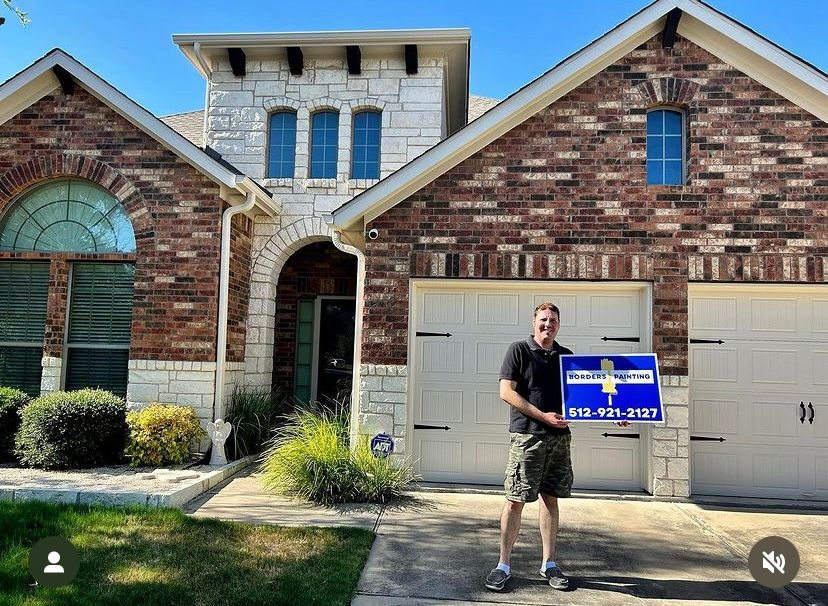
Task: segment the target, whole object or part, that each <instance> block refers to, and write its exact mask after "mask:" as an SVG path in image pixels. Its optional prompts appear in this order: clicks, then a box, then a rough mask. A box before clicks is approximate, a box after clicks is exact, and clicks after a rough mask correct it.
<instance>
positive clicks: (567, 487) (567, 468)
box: [503, 433, 573, 503]
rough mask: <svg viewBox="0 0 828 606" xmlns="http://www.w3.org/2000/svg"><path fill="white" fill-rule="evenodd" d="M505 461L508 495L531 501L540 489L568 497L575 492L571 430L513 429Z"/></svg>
mask: <svg viewBox="0 0 828 606" xmlns="http://www.w3.org/2000/svg"><path fill="white" fill-rule="evenodd" d="M509 438H510V445H509V462H508V463H507V464H506V480H505V481H504V483H503V487H504V488H505V489H506V498H507V499H509V500H510V501H522V502H524V503H531V502H533V501H537V500H538V493H539V492H540V493H543V494H548V495H552V496H556V497H568V496H570V495H571V493H572V477H573V476H572V459H571V458H570V456H569V444H570V441H571V440H572V436H571V435H570V434H568V433H554V434H553V433H548V434H539V435H535V434H531V433H510V434H509Z"/></svg>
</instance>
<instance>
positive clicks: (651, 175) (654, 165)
mask: <svg viewBox="0 0 828 606" xmlns="http://www.w3.org/2000/svg"><path fill="white" fill-rule="evenodd" d="M662 164H663V162H661V160H647V184H648V185H661V184H662V183H664V170H663V168H662Z"/></svg>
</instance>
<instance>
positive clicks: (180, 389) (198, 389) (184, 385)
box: [170, 381, 213, 394]
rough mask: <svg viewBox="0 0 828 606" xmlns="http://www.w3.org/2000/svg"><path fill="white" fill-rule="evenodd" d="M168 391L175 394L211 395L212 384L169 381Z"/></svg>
mask: <svg viewBox="0 0 828 606" xmlns="http://www.w3.org/2000/svg"><path fill="white" fill-rule="evenodd" d="M170 391H171V392H172V393H177V394H184V393H189V394H208V393H209V394H211V393H213V383H212V381H211V382H207V381H170Z"/></svg>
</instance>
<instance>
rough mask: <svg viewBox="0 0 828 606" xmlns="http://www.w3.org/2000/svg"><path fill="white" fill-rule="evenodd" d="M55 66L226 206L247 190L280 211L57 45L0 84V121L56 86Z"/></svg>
mask: <svg viewBox="0 0 828 606" xmlns="http://www.w3.org/2000/svg"><path fill="white" fill-rule="evenodd" d="M55 67H58V68H63V69H64V70H66V72H68V73H69V74H70V75H71V76H72V77H73V78H74V79H75V80H76V81H77V82H78V83H79V84H80V85H81V86H83V88H84V89H85V90H86V91H88V92H89V93H90V94H92V95H93V96H94V97H95V98H96V99H98V100H99V101H100V102H101V103H103V104H104V105H106V106H108V107H109V108H110V109H112V110H113V111H114V112H116V113H117V114H119V115H120V116H122V117H124V118H125V119H126V120H128V121H129V122H131V123H132V124H133V125H135V126H136V127H137V128H139V129H141V130H142V131H144V132H145V133H147V134H148V135H149V136H150V137H152V138H153V139H155V140H156V141H158V142H159V143H160V144H161V145H163V146H164V147H166V148H167V149H169V150H170V151H172V152H173V153H175V154H176V155H177V156H178V157H179V158H181V159H182V160H184V161H185V162H187V163H188V164H190V165H191V166H192V167H193V168H195V169H196V170H198V171H199V172H201V173H202V174H204V175H205V176H206V177H208V178H209V179H211V180H213V181H214V182H215V183H217V184H218V185H219V187H220V195H221V197H222V199H224V200H225V201H226V202H228V203H229V204H230V205H233V206H235V205H237V204H240V203H243V202H244V201H245V198H246V196H247V194H252V195H253V196H254V197H255V198H256V205H257V206H258V207H259V208H260V209H261V210H262V211H263V212H265V213H267V214H270V215H276V214H278V213H279V212H280V211H281V204H280V203H279V202H278V201H277V200H274V199H273V197H272V196H271V194H270V192H268V191H267V190H266V189H264V188H263V187H261V186H260V185H259V184H258V183H256V182H255V181H254V180H253V179H251V178H250V177H246V176H244V175H242V174H241V173H240V172H239V171H238V170H236V169H235V168H233V167H232V166H230V165H228V164H227V163H226V162H224V161H220V160H218V159H216V158H214V157H212V156H211V155H210V154H208V153H207V152H206V151H205V150H203V149H200V148H198V147H196V146H195V145H194V144H193V143H191V142H190V141H189V140H187V139H186V138H185V137H184V136H182V135H181V134H179V133H178V132H176V131H175V130H174V129H172V128H170V127H169V126H168V125H166V124H165V123H164V122H162V121H161V120H159V119H158V118H156V117H155V116H154V115H153V114H151V113H150V112H149V111H147V110H146V109H144V108H143V107H141V106H140V105H138V104H137V103H135V102H134V101H133V100H132V99H130V98H129V97H127V96H126V95H124V94H123V93H122V92H120V91H119V90H118V89H116V88H115V87H113V86H112V85H111V84H109V83H108V82H106V81H105V80H103V79H102V78H100V77H99V76H97V75H96V74H95V73H93V72H92V71H91V70H89V69H88V68H87V67H86V66H84V65H83V64H81V63H80V62H78V61H77V60H76V59H75V58H74V57H72V56H70V55H68V54H67V53H65V52H64V51H62V50H60V49H57V48H56V49H54V50H52V51H50V52H49V53H47V54H46V55H44V56H43V57H41V58H40V59H38V60H37V61H35V62H34V63H33V64H32V65H30V66H29V67H27V68H26V69H24V70H23V71H21V72H20V73H18V74H16V75H15V76H12V77H11V78H9V79H8V80H6V82H4V83H3V84H0V124H3V123H4V122H6V121H7V120H9V119H11V118H13V117H14V116H16V115H17V114H19V113H20V112H21V111H23V110H24V109H26V108H27V107H29V106H30V105H32V104H33V103H36V102H37V101H38V100H40V99H42V98H43V97H44V96H46V95H48V94H49V93H51V92H52V91H53V90H55V89H56V88H58V87H59V86H60V82H59V81H58V78H57V76H56V75H55V72H54V71H53V68H55Z"/></svg>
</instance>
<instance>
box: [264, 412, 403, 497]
mask: <svg viewBox="0 0 828 606" xmlns="http://www.w3.org/2000/svg"><path fill="white" fill-rule="evenodd" d="M347 418H348V417H347V412H339V413H335V412H332V411H330V410H322V411H320V412H316V411H313V410H310V409H302V410H299V411H297V412H296V413H294V414H292V415H290V416H289V417H288V419H287V422H286V423H285V424H284V425H283V426H281V427H279V428H278V429H277V430H276V436H275V437H274V439H273V440H272V442H271V444H270V446H269V448H268V450H267V451H266V453H265V455H264V460H263V463H262V479H261V481H262V485H263V486H264V487H265V488H267V489H269V490H273V491H274V492H278V493H282V494H288V495H292V496H296V497H300V498H303V499H307V500H308V501H312V502H314V503H322V504H329V503H344V502H349V501H353V502H372V503H377V502H386V501H388V500H390V499H393V498H395V497H397V496H399V495H400V493H401V491H402V490H403V488H404V487H405V486H406V485H407V484H408V483H409V482H411V481H412V480H413V479H414V474H413V472H412V470H411V467H410V466H409V465H405V464H403V465H399V464H395V463H392V461H391V460H390V459H376V458H374V456H373V453H371V449H370V447H369V446H368V442H367V439H363V440H361V441H360V444H359V445H358V447H357V449H356V450H355V451H353V452H352V451H351V450H350V448H349V447H348V423H347Z"/></svg>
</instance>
